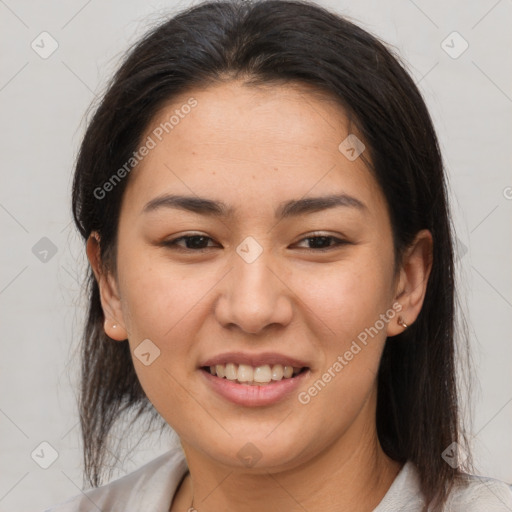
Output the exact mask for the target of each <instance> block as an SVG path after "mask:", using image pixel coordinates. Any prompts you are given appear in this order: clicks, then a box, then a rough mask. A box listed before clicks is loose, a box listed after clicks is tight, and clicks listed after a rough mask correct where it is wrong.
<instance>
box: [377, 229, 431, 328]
mask: <svg viewBox="0 0 512 512" xmlns="http://www.w3.org/2000/svg"><path fill="white" fill-rule="evenodd" d="M432 248H433V240H432V234H431V233H430V231H428V230H427V229H423V230H421V231H419V232H418V233H417V235H416V237H415V239H414V241H413V243H412V244H411V245H410V246H409V247H408V248H407V250H406V251H405V253H404V257H403V260H402V267H401V269H400V276H399V279H398V284H397V288H396V290H397V291H396V295H395V298H394V300H395V301H397V302H399V303H400V305H401V310H400V314H399V315H398V317H397V319H396V321H395V322H390V323H389V324H388V333H387V335H388V336H396V335H397V334H400V333H401V332H403V331H404V330H405V329H407V328H408V327H409V326H410V325H411V324H412V323H414V321H415V320H416V318H417V317H418V315H419V313H420V311H421V308H422V306H423V301H424V299H425V294H426V292H427V283H428V278H429V276H430V271H431V269H432Z"/></svg>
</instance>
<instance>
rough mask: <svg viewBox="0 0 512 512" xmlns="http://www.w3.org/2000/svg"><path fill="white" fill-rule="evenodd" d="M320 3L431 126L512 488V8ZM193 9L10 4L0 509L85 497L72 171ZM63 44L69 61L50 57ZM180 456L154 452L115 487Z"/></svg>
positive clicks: (483, 388) (0, 73)
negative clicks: (394, 64)
mask: <svg viewBox="0 0 512 512" xmlns="http://www.w3.org/2000/svg"><path fill="white" fill-rule="evenodd" d="M321 3H322V4H323V5H326V6H330V7H333V8H334V9H336V10H337V11H338V12H341V13H344V14H347V15H349V16H350V17H352V18H354V19H355V20H356V21H358V22H359V23H360V24H361V25H362V26H363V27H364V28H366V29H368V30H370V31H371V32H373V33H375V34H376V35H378V36H380V37H381V38H383V39H384V40H385V41H387V42H389V43H391V44H393V45H394V46H395V47H396V48H397V50H398V51H399V53H400V54H401V55H402V57H403V58H404V59H405V60H406V61H407V63H408V66H409V69H410V71H411V73H412V75H413V77H414V78H415V80H416V82H417V83H419V86H420V88H421V91H422V93H423V94H424V97H425V98H426V101H427V104H428V106H429V108H430V111H431V114H432V116H433V118H434V122H435V125H436V128H437V130H438V134H439V137H440V141H441V145H442V150H443V152H444V157H445V161H446V167H447V171H448V175H449V181H450V187H451V194H452V201H453V203H452V204H453V206H452V207H453V213H454V222H455V226H456V229H457V237H458V240H459V251H458V255H459V270H458V271H459V276H460V285H461V301H462V309H463V310H464V311H465V312H466V314H467V317H468V320H469V324H470V334H471V343H472V347H473V359H474V364H475V375H474V378H475V383H476V388H475V389H476V393H475V396H474V405H473V407H474V421H473V427H472V430H471V432H470V434H471V436H472V439H473V448H474V451H475V455H476V462H477V468H478V471H479V473H480V474H484V475H489V476H493V477H496V478H500V479H503V480H506V481H509V482H512V436H511V434H510V432H511V430H512V429H511V425H512V403H511V402H512V382H511V377H510V367H511V359H512V357H511V356H512V343H511V337H510V332H511V329H512V275H511V267H510V255H511V253H512V230H511V229H510V219H511V209H512V200H511V198H512V175H511V172H510V169H511V165H510V164H511V162H510V160H511V151H510V146H511V137H510V135H511V113H512V87H511V84H512V80H511V79H512V68H511V61H510V48H512V32H511V31H510V30H509V27H510V26H512V1H511V0H500V1H496V0H485V1H484V0H482V1H475V2H463V1H459V2H454V1H452V2H445V1H440V0H436V1H426V0H417V1H415V2H414V1H412V0H394V1H393V0H385V1H374V2H372V1H368V0H367V1H358V2H355V1H350V2H349V1H345V0H339V1H330V2H327V1H323V2H321ZM188 5H190V2H181V3H179V4H178V3H177V2H175V3H173V2H156V1H155V2H144V1H142V0H139V1H135V0H131V1H123V2H122V1H121V0H115V1H110V2H100V1H99V0H90V1H88V2H87V1H83V0H74V1H69V2H60V3H59V2H52V1H47V2H28V1H19V0H18V1H15V0H5V1H3V0H0V38H1V44H2V48H3V50H2V65H1V66H0V105H1V109H2V116H1V123H2V132H1V133H2V137H1V138H0V144H1V147H0V154H1V156H2V159H1V171H0V177H1V178H0V179H1V188H0V228H1V233H2V244H1V247H2V250H1V253H0V258H1V260H0V308H1V309H0V311H1V324H0V325H1V332H2V336H1V358H0V364H1V368H0V386H1V388H0V389H1V396H0V453H1V456H0V474H1V475H2V478H1V481H0V510H1V511H10V512H16V511H27V510H43V509H44V508H45V507H46V506H49V505H50V504H53V503H56V502H59V501H62V500H64V499H65V498H67V497H70V496H72V495H74V494H77V493H78V492H79V488H80V486H81V483H82V473H81V468H80V462H81V459H80V440H79V427H78V425H77V422H78V417H77V412H76V407H75V394H76V392H75V391H74V389H76V388H74V386H75V385H76V381H77V379H76V376H77V357H76V353H75V351H76V343H77V340H78V334H79V331H80V327H81V325H82V321H83V313H84V308H83V304H84V302H83V296H82V295H81V292H80V282H81V278H82V276H83V272H84V270H85V263H86V262H85V258H84V254H83V248H82V245H81V243H80V241H79V239H78V236H77V235H76V234H75V232H74V228H73V226H72V224H71V215H70V211H71V210H70V185H71V174H72V167H73V161H74V158H75V156H76V151H77V147H78V145H79V142H80V138H81V136H82V134H83V130H84V126H85V113H86V111H87V108H88V106H89V105H90V103H91V101H93V100H94V99H95V96H96V95H98V94H99V93H100V92H101V91H102V90H103V88H104V85H105V83H106V80H107V79H108V78H109V77H110V75H111V74H112V72H113V71H114V70H115V68H116V65H117V62H118V61H119V58H120V57H121V55H122V54H123V52H124V51H125V50H126V49H127V48H128V46H129V44H131V43H132V42H134V41H135V40H136V39H137V38H138V37H140V36H141V35H142V34H143V33H144V32H145V31H146V30H147V29H148V28H149V27H150V26H152V25H153V24H154V23H156V22H158V20H159V19H160V18H161V16H162V15H163V14H165V13H169V12H173V11H175V10H177V9H180V8H181V7H183V6H188ZM44 31H46V32H48V33H49V34H50V35H51V37H49V36H45V35H43V36H41V35H40V34H41V33H42V32H44ZM453 31H457V32H458V33H459V34H460V35H461V36H462V38H463V39H464V40H465V41H467V43H468V44H469V47H468V48H467V50H466V51H464V53H462V54H461V55H458V53H459V52H460V51H461V50H462V49H463V48H464V46H463V45H464V41H463V40H462V39H460V38H458V36H450V37H448V39H447V36H449V35H450V34H451V33H452V32H453ZM52 39H53V40H55V41H56V43H57V44H58V48H57V49H56V51H55V52H54V53H53V54H51V55H49V56H48V55H46V54H45V52H47V53H48V52H49V51H50V50H51V49H52V46H51V45H52V44H54V45H55V43H53V42H52ZM443 41H445V43H443ZM33 42H34V43H33ZM32 43H33V45H34V46H35V48H36V49H37V52H39V53H37V52H36V51H35V50H34V49H33V48H32V47H31V44H32ZM449 53H451V54H452V55H451V56H450V55H449ZM41 54H43V56H44V57H47V58H42V56H41ZM454 56H457V58H454ZM44 237H46V238H47V239H48V240H46V239H45V240H43V241H41V239H42V238H44ZM34 247H35V249H34ZM55 250H56V253H55V254H53V252H54V251H55ZM44 251H48V252H47V253H45V252H44ZM137 440H138V433H137V432H134V436H133V444H135V443H136V442H137ZM41 442H48V443H50V445H51V446H52V447H53V448H54V449H55V450H56V453H57V454H58V458H57V459H56V460H55V462H54V463H53V464H52V465H51V466H50V467H49V468H48V469H43V468H42V467H40V464H43V465H44V464H45V463H49V462H51V453H52V452H51V450H50V449H49V448H48V447H46V448H45V446H43V447H40V443H41ZM170 442H176V438H173V437H172V436H170V437H169V438H164V439H162V440H157V439H154V438H150V439H149V440H148V441H146V442H144V443H143V444H142V445H139V446H138V448H137V450H136V451H135V453H133V454H132V455H131V456H130V457H128V458H127V459H125V460H123V461H121V463H120V465H119V471H118V472H117V473H115V476H118V475H120V474H123V473H125V472H128V471H131V470H132V469H134V468H135V467H137V466H138V465H140V464H142V463H144V462H145V461H147V460H150V459H151V458H153V457H154V456H155V455H157V454H159V453H162V452H163V451H165V450H166V449H167V445H168V443H170ZM34 450H35V455H34V458H32V457H31V454H32V453H33V452H34ZM37 453H39V455H40V456H39V457H37ZM36 461H37V462H38V463H36Z"/></svg>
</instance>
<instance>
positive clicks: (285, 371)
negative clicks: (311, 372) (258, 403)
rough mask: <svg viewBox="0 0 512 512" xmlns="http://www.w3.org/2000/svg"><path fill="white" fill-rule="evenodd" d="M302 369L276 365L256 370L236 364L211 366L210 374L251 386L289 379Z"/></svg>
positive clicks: (246, 365)
mask: <svg viewBox="0 0 512 512" xmlns="http://www.w3.org/2000/svg"><path fill="white" fill-rule="evenodd" d="M301 369H302V368H295V367H293V366H283V365H281V364H274V365H272V366H270V365H268V364H264V365H262V366H256V367H255V368H254V367H252V366H250V365H248V364H239V365H236V364H234V363H228V364H226V365H224V364H217V365H215V366H210V373H211V374H212V375H216V376H217V377H220V378H226V379H228V380H236V381H238V382H240V383H244V384H249V385H265V384H268V383H269V382H272V381H278V380H282V379H289V378H290V377H292V376H294V375H296V374H297V373H299V372H300V371H301Z"/></svg>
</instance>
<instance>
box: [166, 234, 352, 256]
mask: <svg viewBox="0 0 512 512" xmlns="http://www.w3.org/2000/svg"><path fill="white" fill-rule="evenodd" d="M194 238H205V239H208V240H213V238H211V237H209V236H206V235H184V236H180V237H178V238H174V239H173V240H168V241H165V242H163V244H162V245H164V246H165V247H169V248H171V249H177V250H180V251H189V252H196V253H202V252H207V251H208V250H209V249H213V248H214V247H202V248H200V249H191V248H189V247H182V246H180V245H177V242H179V241H180V240H190V239H194ZM319 238H326V239H330V240H334V241H335V242H336V243H335V244H334V245H330V246H329V247H324V248H316V249H315V248H305V250H306V251H307V252H327V251H331V250H333V249H336V248H337V247H340V246H342V245H346V244H349V243H350V242H348V241H346V240H343V239H341V238H338V237H335V236H332V235H313V236H306V237H304V238H302V239H301V240H299V242H302V241H304V240H314V239H319Z"/></svg>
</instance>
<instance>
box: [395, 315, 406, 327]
mask: <svg viewBox="0 0 512 512" xmlns="http://www.w3.org/2000/svg"><path fill="white" fill-rule="evenodd" d="M398 325H401V326H402V327H403V328H404V329H407V327H409V326H408V325H407V324H406V323H405V321H404V319H403V318H402V316H401V315H400V316H399V317H398Z"/></svg>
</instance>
